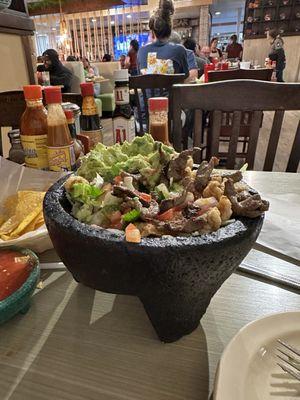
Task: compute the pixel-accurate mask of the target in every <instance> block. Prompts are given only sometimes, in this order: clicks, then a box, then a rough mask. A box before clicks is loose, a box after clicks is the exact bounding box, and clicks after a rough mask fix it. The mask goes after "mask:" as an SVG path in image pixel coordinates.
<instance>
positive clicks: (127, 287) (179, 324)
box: [44, 177, 264, 342]
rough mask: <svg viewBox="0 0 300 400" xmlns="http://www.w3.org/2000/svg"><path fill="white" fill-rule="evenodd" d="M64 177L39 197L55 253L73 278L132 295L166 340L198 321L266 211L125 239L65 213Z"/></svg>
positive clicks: (67, 209) (252, 238)
mask: <svg viewBox="0 0 300 400" xmlns="http://www.w3.org/2000/svg"><path fill="white" fill-rule="evenodd" d="M65 180H66V177H64V178H62V179H60V180H59V181H58V182H57V183H55V184H54V185H53V186H52V187H51V188H50V189H49V190H48V192H47V193H46V196H45V200H44V217H45V221H46V225H47V228H48V231H49V235H50V238H51V240H52V242H53V245H54V248H55V250H56V251H57V253H58V255H59V256H60V257H61V259H62V261H63V262H64V264H65V265H66V267H67V268H68V269H69V271H70V272H71V273H72V275H73V277H74V279H75V280H76V281H77V282H80V283H82V284H84V285H86V286H89V287H91V288H94V289H97V290H101V291H103V292H108V293H116V294H127V295H133V296H138V297H139V299H140V300H141V302H142V303H143V305H144V308H145V310H146V312H147V314H148V316H149V319H150V321H151V323H152V325H153V327H154V328H155V330H156V332H157V335H158V336H159V338H160V339H161V340H162V341H164V342H173V341H176V340H178V339H179V338H181V337H182V336H183V335H186V334H189V333H191V332H192V331H193V330H194V329H196V328H197V326H198V325H199V322H200V319H201V317H202V316H203V315H204V314H205V311H206V309H207V307H208V305H209V303H210V300H211V298H212V297H213V295H214V294H215V293H216V292H217V290H218V289H219V288H220V286H221V285H222V283H223V282H224V281H225V280H226V279H227V278H228V277H229V276H230V275H231V274H232V272H233V271H234V270H235V269H236V268H237V267H238V265H239V264H240V263H241V261H242V260H243V259H244V257H245V256H246V255H247V253H248V252H249V251H250V249H251V248H252V246H253V244H254V242H255V240H256V238H257V236H258V234H259V232H260V230H261V227H262V223H263V219H264V217H263V216H262V217H259V218H255V219H250V218H241V219H238V220H236V221H235V222H233V223H232V224H230V225H227V226H225V227H222V228H220V229H219V230H218V231H217V232H213V233H210V234H206V235H202V236H190V237H169V236H168V237H163V238H144V239H142V242H141V243H140V244H134V243H127V242H126V241H125V239H124V235H123V233H122V232H121V233H120V234H118V233H116V232H112V231H109V230H106V229H101V228H99V229H97V228H93V227H91V226H89V225H86V224H83V223H81V222H79V221H78V220H76V219H75V218H73V217H72V216H71V215H70V209H71V207H70V204H69V202H68V200H67V198H66V193H65V190H64V187H63V184H64V181H65Z"/></svg>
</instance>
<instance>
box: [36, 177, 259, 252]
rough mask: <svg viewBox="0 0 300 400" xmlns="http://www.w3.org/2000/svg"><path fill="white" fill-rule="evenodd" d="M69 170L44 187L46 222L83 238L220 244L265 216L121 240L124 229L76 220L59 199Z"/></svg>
mask: <svg viewBox="0 0 300 400" xmlns="http://www.w3.org/2000/svg"><path fill="white" fill-rule="evenodd" d="M69 176H70V174H68V175H65V176H63V177H62V178H60V179H59V180H58V181H57V182H55V183H54V184H53V185H52V186H51V187H50V188H49V189H48V191H47V193H46V195H45V198H44V207H43V209H44V217H45V221H46V225H47V220H53V221H54V222H55V223H56V224H57V225H60V226H62V227H63V229H66V227H68V230H70V229H72V230H73V231H74V232H76V233H78V234H79V235H82V236H85V237H86V238H90V239H95V238H98V239H99V240H101V241H102V242H107V243H109V242H114V243H120V244H123V245H124V244H126V245H127V246H129V247H130V248H136V249H141V248H145V249H149V248H162V247H164V248H179V247H199V246H207V245H212V244H218V245H219V244H221V243H224V242H227V241H228V240H230V239H233V238H234V237H237V236H240V235H243V234H245V233H246V232H247V230H248V227H247V221H248V223H250V222H252V223H254V222H256V224H257V225H259V223H260V221H261V220H263V219H264V214H262V215H261V216H260V217H257V218H253V219H252V218H246V217H242V218H235V221H234V222H232V223H231V224H229V225H226V226H224V227H221V228H219V229H218V230H217V231H215V232H211V233H207V234H203V235H199V236H192V235H191V236H166V237H151V238H148V237H147V238H142V241H141V243H138V244H137V243H128V242H126V241H125V240H124V232H123V231H122V232H120V233H116V232H115V231H113V230H109V229H104V228H100V227H99V229H97V228H95V227H92V226H90V225H88V224H86V223H83V222H80V221H78V220H77V219H76V218H74V217H73V216H72V215H71V214H70V213H68V212H67V211H66V210H65V209H64V207H63V206H62V204H61V202H60V200H62V197H63V196H64V195H65V189H64V187H63V184H64V182H65V181H66V179H67V178H68V177H69Z"/></svg>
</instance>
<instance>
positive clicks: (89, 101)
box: [82, 96, 98, 115]
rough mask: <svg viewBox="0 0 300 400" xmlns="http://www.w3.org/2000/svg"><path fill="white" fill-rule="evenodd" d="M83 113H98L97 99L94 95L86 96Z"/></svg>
mask: <svg viewBox="0 0 300 400" xmlns="http://www.w3.org/2000/svg"><path fill="white" fill-rule="evenodd" d="M82 114H83V115H97V114H98V110H97V106H96V103H95V99H94V97H92V96H87V97H84V99H83V103H82Z"/></svg>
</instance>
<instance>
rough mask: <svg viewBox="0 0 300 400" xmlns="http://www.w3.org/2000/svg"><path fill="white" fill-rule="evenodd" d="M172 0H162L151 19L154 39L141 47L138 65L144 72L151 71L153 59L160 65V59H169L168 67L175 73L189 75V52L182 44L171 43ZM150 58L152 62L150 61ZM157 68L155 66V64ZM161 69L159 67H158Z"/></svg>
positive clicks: (150, 23)
mask: <svg viewBox="0 0 300 400" xmlns="http://www.w3.org/2000/svg"><path fill="white" fill-rule="evenodd" d="M173 14H174V4H173V1H172V0H160V2H159V7H158V9H157V10H156V11H155V12H154V14H153V15H152V16H151V18H150V20H149V28H150V30H151V33H152V36H153V39H154V41H153V42H152V43H149V44H147V45H146V46H143V47H141V48H140V49H139V52H138V66H139V70H140V71H141V72H142V73H149V72H150V73H151V68H152V67H153V66H152V65H151V59H152V60H153V62H154V64H155V63H157V65H159V60H167V64H168V68H169V70H171V71H172V73H175V74H182V73H183V74H185V76H186V77H188V76H189V67H188V61H187V53H186V51H185V48H184V47H183V46H182V45H178V44H173V43H169V38H170V35H171V32H172V16H173ZM149 60H150V63H149ZM154 69H155V66H154ZM157 70H158V71H159V67H158V68H157Z"/></svg>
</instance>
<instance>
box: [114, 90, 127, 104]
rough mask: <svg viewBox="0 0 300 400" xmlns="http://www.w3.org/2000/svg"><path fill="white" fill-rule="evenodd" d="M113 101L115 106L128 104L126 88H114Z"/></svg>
mask: <svg viewBox="0 0 300 400" xmlns="http://www.w3.org/2000/svg"><path fill="white" fill-rule="evenodd" d="M115 101H116V104H117V105H121V104H129V88H128V86H122V87H119V86H118V87H115Z"/></svg>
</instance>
